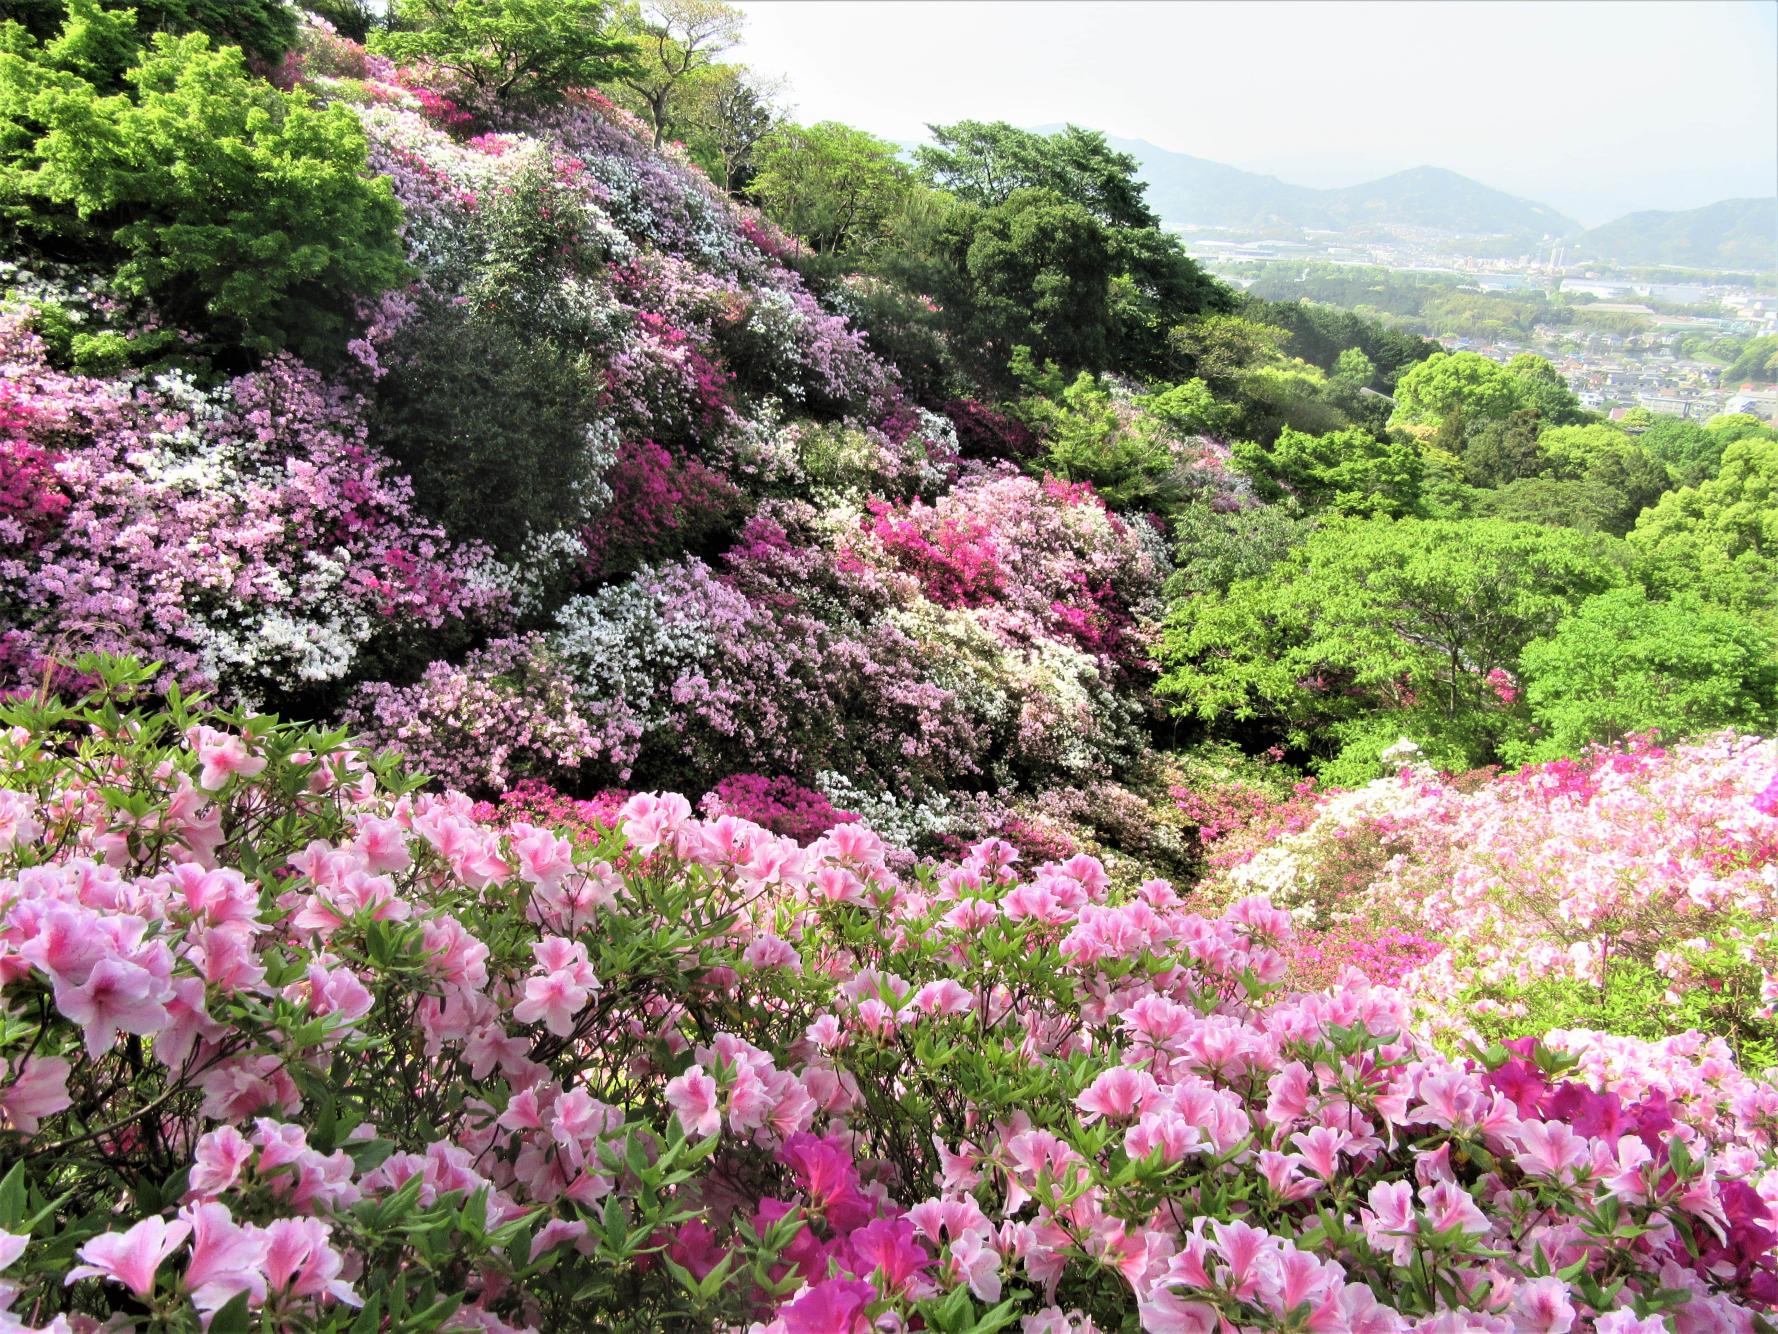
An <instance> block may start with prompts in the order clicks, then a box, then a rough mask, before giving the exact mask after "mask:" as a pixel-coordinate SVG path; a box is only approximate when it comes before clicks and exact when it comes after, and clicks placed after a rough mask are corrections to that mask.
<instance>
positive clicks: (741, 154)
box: [680, 65, 784, 193]
mask: <svg viewBox="0 0 1778 1334" xmlns="http://www.w3.org/2000/svg"><path fill="white" fill-rule="evenodd" d="M781 91H782V84H781V82H780V81H778V80H767V79H761V78H759V77H757V76H756V75H754V73H753V72H752V71H751V70H749V69H747V68H746V66H744V65H711V66H709V67H707V68H705V69H702V70H700V71H698V73H697V74H696V75H694V76H693V77H692V78H691V79H689V80H687V83H686V88H685V100H684V105H683V108H682V110H681V112H680V118H681V119H680V124H681V127H682V130H683V132H684V136H685V142H686V146H687V147H688V148H690V149H691V152H692V156H693V157H694V158H695V159H696V160H697V162H698V163H699V165H701V166H702V167H703V168H704V169H705V170H706V171H708V172H709V173H710V176H711V179H713V180H714V181H715V182H716V183H717V184H718V185H720V186H721V187H722V188H723V189H724V190H728V191H730V192H731V193H738V192H740V191H742V190H745V189H746V188H747V186H748V184H749V183H750V182H751V181H752V180H753V177H754V174H755V172H756V171H757V169H758V150H759V147H760V145H761V144H762V143H763V142H764V141H765V140H766V138H767V136H769V135H770V134H771V133H772V131H773V130H775V129H777V128H778V126H779V125H780V124H782V123H783V119H784V115H783V112H782V111H781V110H780V108H779V105H778V97H779V95H780V93H781Z"/></svg>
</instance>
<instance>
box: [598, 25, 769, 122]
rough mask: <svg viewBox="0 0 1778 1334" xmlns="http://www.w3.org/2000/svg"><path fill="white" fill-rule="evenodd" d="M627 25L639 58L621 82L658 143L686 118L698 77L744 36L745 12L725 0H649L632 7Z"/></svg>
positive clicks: (622, 77)
mask: <svg viewBox="0 0 1778 1334" xmlns="http://www.w3.org/2000/svg"><path fill="white" fill-rule="evenodd" d="M627 26H628V30H629V32H630V33H631V35H632V36H633V38H634V39H635V42H636V59H635V64H634V66H633V67H632V69H631V70H630V72H629V73H627V74H622V75H619V76H618V82H619V83H620V84H622V86H623V87H624V88H626V89H628V90H629V91H630V92H631V93H632V94H634V96H635V97H636V100H637V102H638V103H639V104H640V105H641V107H642V111H643V114H644V115H646V116H647V117H648V121H649V123H650V124H651V125H653V126H654V146H655V147H656V148H659V147H660V146H661V145H662V144H663V143H664V142H666V137H667V133H668V131H669V130H670V129H671V128H673V127H674V126H675V125H677V124H678V122H679V120H680V118H681V115H682V103H683V102H684V100H685V94H686V91H687V88H688V85H689V84H690V82H691V81H692V80H693V78H695V76H696V75H697V74H698V72H699V71H700V70H706V69H709V68H710V67H711V66H712V65H713V64H715V62H716V57H718V56H719V55H721V54H722V53H723V52H724V51H726V50H728V49H729V48H730V47H731V46H733V45H734V44H735V43H736V42H738V41H740V40H741V11H740V10H738V9H736V8H735V7H734V6H733V5H727V4H723V3H722V0H646V2H645V3H644V4H643V5H641V6H639V7H637V8H635V9H632V10H631V11H630V13H629V15H628V19H627Z"/></svg>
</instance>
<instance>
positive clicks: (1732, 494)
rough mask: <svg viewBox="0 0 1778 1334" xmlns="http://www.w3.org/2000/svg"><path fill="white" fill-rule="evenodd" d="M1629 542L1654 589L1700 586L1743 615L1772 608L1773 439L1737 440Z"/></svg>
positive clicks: (1776, 569) (1777, 590)
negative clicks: (1715, 466) (1710, 473)
mask: <svg viewBox="0 0 1778 1334" xmlns="http://www.w3.org/2000/svg"><path fill="white" fill-rule="evenodd" d="M1629 538H1630V541H1631V542H1632V544H1633V545H1634V546H1635V547H1636V549H1637V550H1638V552H1639V553H1640V554H1641V555H1642V557H1643V559H1644V561H1645V563H1646V565H1647V567H1648V578H1649V580H1650V581H1651V583H1653V584H1654V585H1655V586H1656V587H1660V588H1671V589H1682V588H1695V587H1702V588H1706V589H1708V590H1709V592H1710V596H1711V597H1712V598H1713V599H1715V600H1716V601H1718V602H1721V603H1723V604H1724V605H1726V606H1730V607H1733V608H1735V609H1737V610H1741V611H1753V610H1758V609H1762V608H1763V609H1771V608H1774V607H1775V606H1778V440H1770V439H1746V440H1738V441H1736V442H1735V443H1733V444H1731V445H1730V446H1729V447H1728V448H1727V449H1725V450H1724V451H1723V456H1722V468H1721V470H1720V471H1719V472H1718V474H1717V475H1716V476H1715V477H1713V478H1711V479H1710V480H1708V481H1705V482H1701V483H1699V484H1698V485H1697V486H1688V487H1684V488H1682V489H1680V490H1678V491H1669V492H1668V493H1667V494H1666V495H1664V496H1662V497H1661V499H1660V501H1659V503H1657V504H1656V505H1655V506H1653V507H1652V508H1651V509H1648V510H1646V511H1644V513H1643V515H1642V517H1641V518H1640V519H1638V520H1637V522H1636V527H1635V529H1634V531H1632V532H1631V533H1630V534H1629Z"/></svg>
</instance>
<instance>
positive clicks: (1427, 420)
mask: <svg viewBox="0 0 1778 1334" xmlns="http://www.w3.org/2000/svg"><path fill="white" fill-rule="evenodd" d="M1530 406H1534V405H1533V404H1530V403H1528V402H1527V401H1526V390H1525V382H1524V380H1523V379H1522V377H1520V376H1518V375H1515V374H1513V373H1512V372H1511V371H1509V370H1508V369H1507V368H1506V367H1505V366H1502V365H1501V364H1500V363H1499V362H1496V361H1490V360H1489V359H1488V358H1487V357H1484V356H1482V355H1481V354H1480V353H1477V352H1435V353H1433V354H1432V355H1431V356H1430V357H1428V358H1427V359H1426V360H1425V361H1422V362H1420V363H1419V364H1418V365H1416V366H1414V367H1413V368H1412V369H1410V370H1409V371H1408V372H1407V373H1406V374H1404V375H1403V376H1402V377H1401V379H1400V380H1398V381H1397V382H1396V385H1395V415H1394V416H1393V417H1391V418H1390V424H1391V425H1394V426H1412V425H1421V424H1424V425H1431V426H1436V425H1437V424H1438V423H1439V422H1441V421H1443V420H1444V419H1445V417H1446V415H1447V414H1449V413H1450V412H1452V411H1453V410H1457V409H1460V410H1461V411H1462V413H1463V416H1464V418H1465V420H1466V421H1502V420H1505V419H1506V418H1507V417H1508V416H1510V415H1511V414H1512V413H1513V412H1515V411H1517V410H1518V409H1520V408H1524V407H1530Z"/></svg>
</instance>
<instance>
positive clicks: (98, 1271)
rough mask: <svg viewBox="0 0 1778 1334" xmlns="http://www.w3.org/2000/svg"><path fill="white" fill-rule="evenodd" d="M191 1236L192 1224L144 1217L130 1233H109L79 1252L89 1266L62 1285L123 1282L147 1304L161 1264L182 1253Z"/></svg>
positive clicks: (76, 1270)
mask: <svg viewBox="0 0 1778 1334" xmlns="http://www.w3.org/2000/svg"><path fill="white" fill-rule="evenodd" d="M190 1235H191V1224H190V1223H186V1222H183V1221H181V1222H176V1223H169V1222H168V1221H167V1220H166V1219H164V1218H144V1219H143V1220H142V1221H141V1222H140V1223H138V1224H136V1226H135V1227H133V1228H131V1229H130V1230H129V1231H128V1232H108V1233H106V1234H105V1235H104V1236H102V1237H94V1238H93V1239H92V1240H91V1241H89V1242H87V1244H86V1245H84V1246H82V1247H81V1248H80V1250H79V1251H78V1252H76V1254H77V1255H79V1257H80V1258H81V1259H82V1260H84V1261H86V1263H85V1264H82V1265H77V1266H75V1267H74V1268H73V1269H70V1270H69V1271H68V1276H67V1277H66V1278H65V1279H63V1280H62V1282H63V1283H64V1284H67V1283H75V1282H78V1281H79V1280H81V1279H83V1278H102V1279H107V1280H109V1281H110V1282H112V1283H121V1284H122V1285H123V1286H124V1287H126V1288H128V1289H129V1290H130V1291H131V1292H133V1293H135V1294H136V1296H138V1297H140V1298H142V1299H143V1300H144V1301H146V1300H148V1299H149V1298H150V1297H152V1296H153V1295H154V1275H155V1271H156V1270H157V1269H159V1268H160V1264H161V1261H162V1260H165V1259H166V1258H167V1257H168V1256H169V1255H171V1254H172V1253H173V1252H174V1251H176V1250H178V1249H179V1247H180V1245H181V1244H183V1242H184V1241H185V1239H186V1237H188V1236H190Z"/></svg>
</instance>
